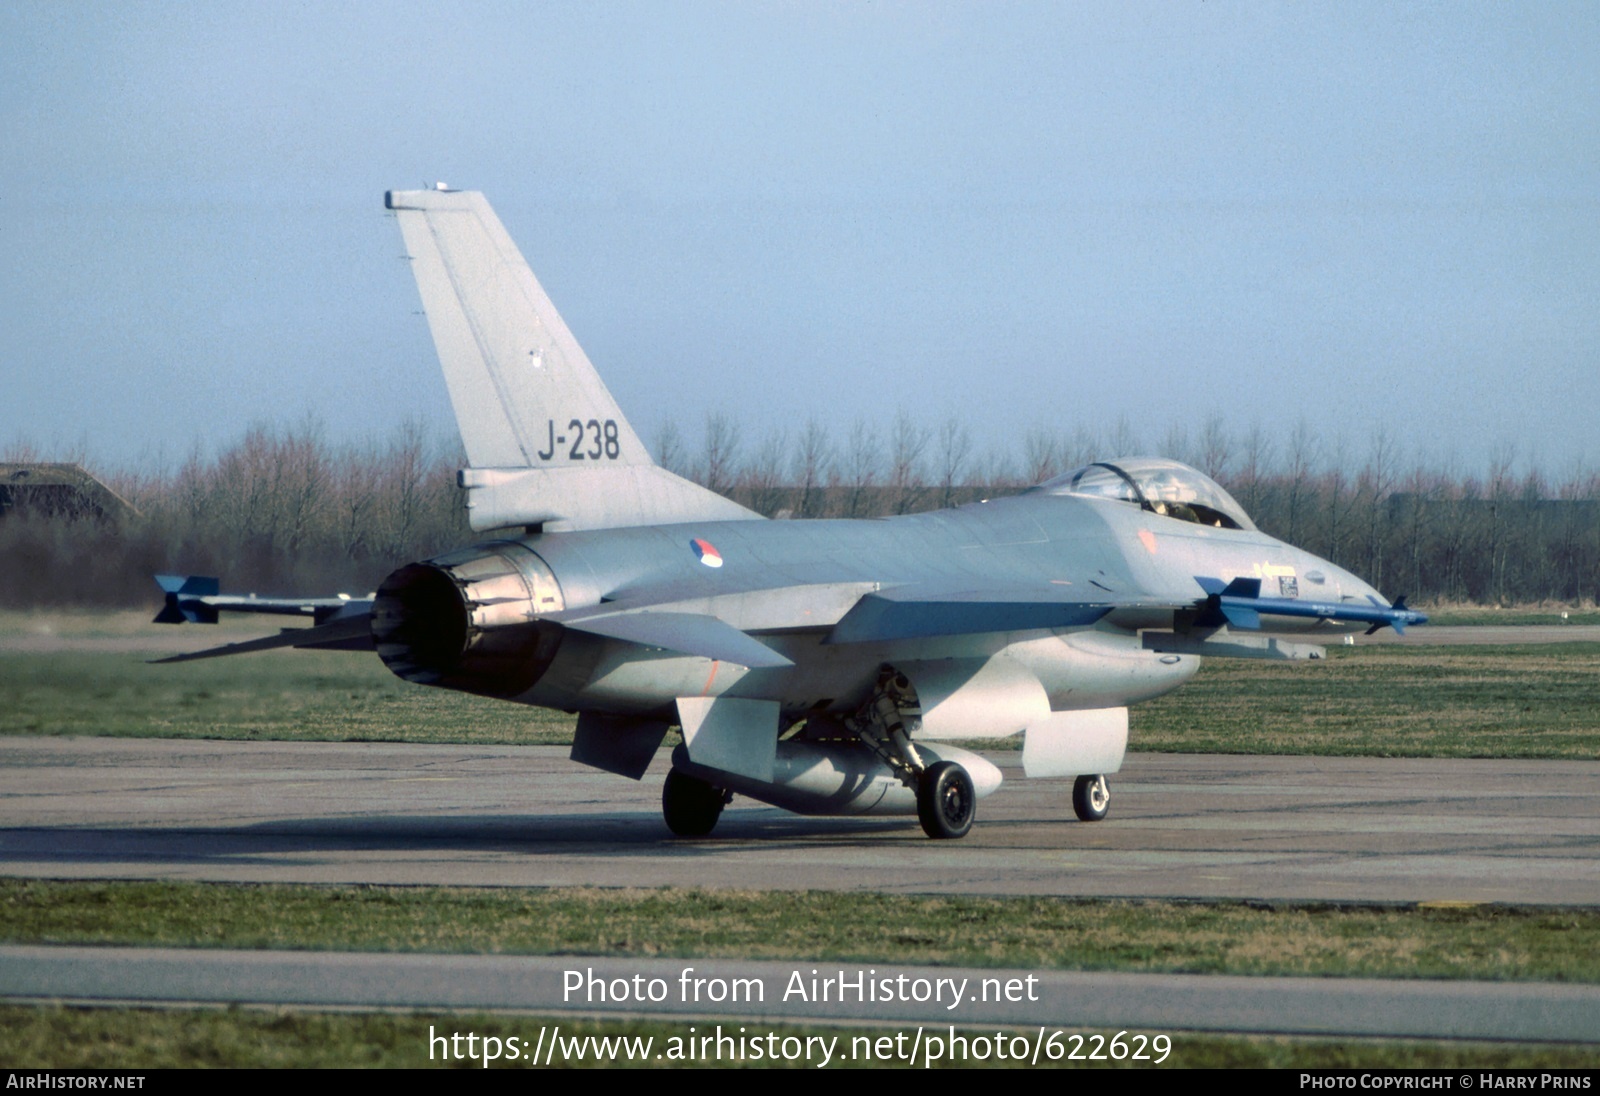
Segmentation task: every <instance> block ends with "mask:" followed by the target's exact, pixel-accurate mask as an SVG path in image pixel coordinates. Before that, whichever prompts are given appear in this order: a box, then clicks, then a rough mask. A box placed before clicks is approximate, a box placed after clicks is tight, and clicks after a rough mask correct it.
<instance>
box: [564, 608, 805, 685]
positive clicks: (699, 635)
mask: <svg viewBox="0 0 1600 1096" xmlns="http://www.w3.org/2000/svg"><path fill="white" fill-rule="evenodd" d="M601 609H602V611H601V612H598V613H597V612H595V611H593V610H580V611H578V612H576V613H555V614H552V616H551V619H554V620H557V621H559V622H560V623H561V624H562V625H563V626H565V627H567V628H571V629H573V630H574V631H579V632H589V633H591V634H593V635H600V636H607V637H609V638H611V639H622V640H626V641H628V642H629V643H637V644H639V645H640V646H641V647H659V648H661V649H662V650H665V651H673V652H675V653H677V654H686V655H699V656H701V657H704V658H710V659H715V660H716V661H718V662H732V663H734V664H736V665H739V666H748V667H750V668H751V669H752V670H757V669H771V668H774V667H778V666H793V665H794V663H793V662H792V661H791V660H790V659H788V658H786V657H784V656H783V655H781V654H779V653H778V652H777V651H774V650H773V649H772V648H771V647H768V646H767V645H766V644H765V643H762V642H761V641H760V640H759V639H756V638H755V637H754V636H752V635H750V634H749V633H748V632H744V631H741V630H740V629H738V628H735V627H734V626H733V625H732V624H729V623H728V622H727V621H725V620H723V619H721V618H720V617H716V616H712V615H710V614H707V613H682V612H673V611H671V610H657V609H639V610H634V611H632V612H627V611H622V612H618V611H610V610H608V609H607V607H605V606H601Z"/></svg>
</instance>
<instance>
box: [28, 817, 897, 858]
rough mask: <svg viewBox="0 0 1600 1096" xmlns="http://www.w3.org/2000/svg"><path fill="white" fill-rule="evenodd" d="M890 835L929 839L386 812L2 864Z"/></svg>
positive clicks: (601, 851)
mask: <svg viewBox="0 0 1600 1096" xmlns="http://www.w3.org/2000/svg"><path fill="white" fill-rule="evenodd" d="M885 839H890V840H897V839H906V840H912V839H914V840H917V841H922V840H925V838H923V836H922V832H921V829H920V828H919V827H918V825H917V822H916V820H915V819H908V818H870V819H868V818H806V817H802V816H797V815H791V814H787V813H785V812H781V811H777V810H742V811H729V812H728V813H727V814H726V815H724V816H723V820H722V822H721V823H720V824H719V825H718V827H717V830H716V833H715V834H714V835H713V836H711V837H708V838H700V839H693V840H685V839H683V838H677V837H674V836H673V835H672V834H671V833H670V832H669V831H668V830H667V828H666V826H665V824H664V823H663V822H662V821H661V816H660V815H659V814H658V813H656V812H653V811H634V812H613V813H608V814H605V815H594V816H587V817H585V816H573V815H571V814H552V815H539V814H524V815H498V814H497V815H380V816H373V817H350V818H337V819H329V818H314V819H312V818H308V819H283V820H278V821H272V822H258V823H250V824H246V825H240V826H129V827H78V826H62V827H32V826H30V827H17V828H12V829H4V830H0V862H10V863H13V864H30V863H50V862H56V863H59V862H63V861H66V862H73V863H106V864H111V863H137V864H156V863H172V864H174V865H177V864H182V863H194V864H212V865H216V864H229V863H234V864H250V863H256V862H258V861H259V860H260V858H262V857H266V856H270V857H273V858H274V860H275V862H278V863H284V864H293V863H311V862H313V861H315V860H316V859H320V855H322V854H337V853H341V852H350V851H375V852H377V851H401V852H406V851H438V852H454V853H505V852H516V851H525V852H527V853H529V854H533V855H538V854H546V855H548V854H574V853H581V854H582V855H583V856H586V857H607V856H615V857H636V856H639V855H640V854H650V855H656V856H664V857H684V856H690V857H704V856H715V855H717V853H718V852H719V851H720V850H723V849H729V850H731V849H735V848H740V849H742V848H744V847H746V845H747V843H749V842H757V841H759V842H761V843H762V844H763V845H766V846H771V845H773V843H774V842H783V841H785V840H790V841H796V842H800V841H803V842H806V843H816V842H818V841H822V842H825V843H827V844H829V845H833V846H837V845H838V844H839V843H841V842H843V843H847V844H854V843H857V842H860V843H863V844H880V843H881V842H882V841H884V840H885ZM779 847H781V846H779ZM296 854H300V855H301V856H302V857H303V859H297V856H296Z"/></svg>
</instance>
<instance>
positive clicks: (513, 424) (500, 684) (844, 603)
mask: <svg viewBox="0 0 1600 1096" xmlns="http://www.w3.org/2000/svg"><path fill="white" fill-rule="evenodd" d="M385 204H386V206H387V208H388V209H390V210H392V211H393V212H394V213H395V215H396V217H397V219H398V221H399V225H400V230H401V233H402V235H403V236H404V239H405V244H406V249H407V252H408V254H409V258H410V261H411V264H412V269H413V271H414V272H415V275H416V280H417V286H418V289H419V291H420V293H421V296H422V303H423V308H424V310H425V312H426V315H427V317H428V323H429V327H430V330H431V332H432V335H433V339H434V343H435V346H436V348H437V350H438V355H439V360H440V363H441V364H442V366H443V368H444V373H445V378H446V381H447V384H448V387H449V391H450V399H451V402H452V404H453V405H454V409H455V415H456V421H457V423H458V424H459V426H460V430H461V438H462V441H463V443H464V444H465V448H466V454H467V467H466V468H465V469H463V470H462V471H461V473H460V483H461V486H462V487H463V488H465V491H466V498H467V502H466V505H467V508H468V511H469V516H470V520H471V525H472V528H473V529H474V530H475V531H480V532H483V533H484V534H485V539H484V540H482V541H481V542H480V543H477V544H474V545H472V546H470V547H467V548H462V549H460V550H459V551H453V552H450V553H448V554H445V555H441V556H437V557H435V558H433V559H428V560H423V561H421V562H418V563H412V564H409V565H407V566H404V567H401V568H400V569H399V570H397V571H395V572H394V573H393V574H391V575H389V577H388V578H387V579H385V580H384V581H383V583H382V585H381V586H380V587H379V588H378V590H377V591H376V593H375V595H374V596H372V597H371V598H368V599H329V598H321V599H318V598H312V599H264V598H262V599H252V598H237V597H225V596H223V595H221V594H220V593H219V584H218V583H217V581H216V580H215V579H210V578H201V577H188V578H186V577H182V576H163V577H162V578H161V579H160V581H161V582H162V586H163V589H164V590H165V591H166V605H165V607H164V608H163V610H162V613H161V615H160V616H159V617H157V619H158V620H166V621H174V622H182V621H185V620H195V621H215V619H216V614H217V612H218V611H219V610H222V611H253V612H277V613H292V614H299V615H306V616H310V617H312V618H313V624H312V626H310V627H306V628H295V629H288V630H285V631H283V632H281V633H280V634H278V635H275V636H268V637H266V638H263V639H260V640H255V641H252V642H247V643H240V644H233V645H230V646H227V647H220V648H213V649H211V650H208V651H202V652H199V653H197V654H192V655H183V656H179V657H178V658H177V659H169V660H167V661H181V660H183V659H188V658H204V657H212V656H214V655H218V654H233V653H240V652H244V651H251V650H262V649H266V648H271V647H301V648H344V649H365V650H375V651H376V652H377V654H378V657H379V658H381V659H382V660H383V662H384V664H385V665H387V666H388V667H389V669H390V670H392V671H393V672H394V673H395V674H397V675H399V676H400V677H402V678H404V679H406V680H407V681H412V682H417V683H419V684H422V685H430V686H434V687H437V688H443V689H457V690H461V691H463V692H468V693H478V694H481V695H485V696H492V697H500V698H503V699H505V700H508V701H512V702H515V703H520V704H532V705H538V706H542V707H547V708H556V709H560V710H562V711H566V712H571V713H576V714H577V717H578V718H577V729H576V733H575V736H574V740H573V745H572V759H573V760H574V761H576V762H578V763H580V764H584V765H590V766H594V767H596V768H599V769H603V770H606V771H608V772H612V773H617V774H619V775H622V776H626V777H631V778H633V779H635V780H638V779H640V778H641V777H642V776H643V775H644V773H645V771H646V769H647V767H648V766H649V764H650V762H651V760H652V758H653V757H654V755H655V754H656V752H657V750H658V749H659V747H660V746H661V744H662V743H663V741H664V740H665V737H666V735H667V733H668V731H669V730H670V729H671V728H673V727H678V728H680V729H681V732H682V741H681V744H679V745H677V746H676V747H675V748H674V749H673V751H672V768H671V772H670V773H669V774H668V776H667V779H666V783H665V787H664V790H663V795H662V811H663V815H664V817H665V821H666V824H667V826H668V827H669V828H670V829H671V831H672V832H673V833H675V834H678V835H680V836H684V837H698V836H704V835H706V834H709V833H710V832H711V831H712V829H713V827H715V825H716V823H717V820H718V818H719V816H720V815H721V813H722V810H723V807H724V806H725V805H726V804H727V803H728V802H729V801H730V799H731V798H732V797H733V796H734V795H735V794H740V795H745V796H749V797H751V798H753V799H756V800H759V801H762V802H764V803H768V804H772V805H774V806H777V807H781V808H784V809H787V810H790V811H795V812H799V813H801V814H809V815H854V814H906V815H909V814H916V815H917V816H918V818H919V820H920V821H921V824H922V828H923V829H924V831H926V833H927V834H928V835H929V836H930V837H935V838H956V837H961V836H963V835H965V834H966V833H967V832H968V830H969V829H970V827H971V826H972V823H973V817H974V813H975V805H976V802H977V800H979V799H982V798H983V797H985V796H987V795H989V794H991V793H992V792H994V791H996V790H997V789H998V788H999V786H1000V783H1001V776H1000V771H999V770H998V769H997V768H996V767H995V766H994V765H993V764H992V763H990V762H989V761H988V760H986V759H985V758H983V757H982V756H980V755H979V754H977V753H975V752H973V751H971V750H969V749H964V748H962V747H960V746H956V745H952V744H951V743H952V741H953V740H960V741H966V742H969V743H970V742H973V741H979V742H981V741H989V740H997V739H1002V738H1007V737H1010V736H1013V735H1019V734H1020V735H1021V736H1022V768H1023V771H1024V773H1025V774H1026V776H1027V777H1028V778H1050V779H1061V780H1063V781H1071V782H1072V804H1073V808H1074V811H1075V813H1076V814H1077V816H1078V817H1079V818H1080V819H1083V820H1085V821H1098V820H1100V819H1103V818H1104V817H1105V816H1106V813H1107V809H1108V806H1109V802H1110V792H1109V786H1108V783H1107V777H1108V776H1109V775H1110V774H1114V773H1116V772H1117V771H1118V770H1119V769H1120V768H1121V766H1122V762H1123V756H1124V753H1125V751H1126V747H1127V742H1128V706H1129V705H1131V704H1135V703H1138V702H1139V701H1142V700H1148V699H1150V698H1152V697H1157V696H1161V695H1162V694H1164V693H1167V692H1170V691H1172V690H1173V689H1176V688H1178V687H1179V686H1180V685H1182V684H1184V683H1185V682H1186V681H1188V680H1189V679H1190V678H1192V677H1193V676H1194V674H1195V672H1196V671H1197V670H1198V669H1199V668H1200V663H1201V660H1202V659H1203V658H1205V657H1207V656H1221V657H1234V658H1263V659H1312V658H1319V657H1321V655H1322V653H1323V651H1322V648H1321V647H1319V646H1316V645H1314V644H1311V643H1306V642H1303V641H1302V640H1304V639H1305V638H1307V637H1312V638H1315V637H1316V636H1317V635H1318V634H1339V633H1343V632H1348V631H1352V630H1355V629H1359V628H1363V627H1365V628H1368V629H1369V630H1373V631H1375V630H1376V629H1378V628H1381V627H1385V626H1390V627H1393V628H1395V629H1396V630H1403V629H1404V628H1405V627H1406V625H1408V624H1419V623H1422V622H1423V621H1424V620H1425V619H1426V618H1425V617H1423V616H1422V614H1420V613H1417V612H1414V611H1412V610H1410V609H1407V608H1406V607H1405V605H1404V599H1400V600H1397V601H1396V602H1394V603H1393V604H1391V603H1390V602H1389V601H1387V600H1385V599H1384V598H1382V597H1380V596H1379V595H1378V593H1377V591H1375V590H1374V589H1373V588H1372V587H1370V586H1368V585H1367V584H1366V583H1364V582H1362V581H1361V580H1360V579H1358V578H1356V577H1355V576H1354V575H1352V574H1350V573H1349V572H1347V571H1345V570H1343V569H1342V568H1339V567H1337V566H1335V565H1334V564H1332V563H1329V562H1328V561H1326V560H1323V559H1319V558H1317V557H1316V556H1313V555H1310V554H1309V553H1306V552H1304V551H1301V550H1300V549H1298V548H1295V547H1293V546H1291V545H1288V544H1285V543H1283V542H1282V541H1279V540H1275V539H1273V538H1272V537H1270V536H1267V535H1265V534H1263V533H1262V532H1260V531H1259V530H1257V529H1256V527H1255V525H1254V524H1253V523H1252V522H1251V520H1250V518H1249V516H1248V515H1247V514H1246V513H1245V512H1244V510H1243V509H1242V508H1241V507H1240V506H1239V504H1238V503H1237V502H1235V501H1234V500H1233V499H1232V498H1231V497H1230V496H1229V495H1228V493H1227V492H1226V491H1225V490H1223V489H1222V488H1221V487H1220V486H1219V485H1218V484H1216V483H1215V482H1213V481H1212V480H1210V479H1208V478H1207V477H1206V476H1204V475H1202V474H1201V473H1199V472H1197V471H1196V470H1195V469H1193V468H1189V467H1187V466H1185V465H1183V464H1179V463H1177V462H1175V461H1170V460H1162V459H1157V458H1151V457H1125V458H1114V459H1109V460H1105V461H1099V462H1096V463H1093V464H1090V465H1087V466H1085V467H1083V468H1079V469H1076V470H1074V471H1071V472H1068V473H1066V474H1065V475H1062V476H1058V477H1056V478H1054V479H1051V480H1049V481H1047V482H1045V483H1041V484H1039V485H1037V486H1036V487H1033V488H1032V489H1030V490H1028V491H1026V492H1024V493H1022V494H1020V495H1017V496H1013V497H1008V498H996V499H992V500H989V501H985V502H979V503H974V504H972V505H967V506H961V507H958V508H956V509H953V510H942V511H938V512H934V513H925V514H914V515H909V516H901V517H892V518H878V519H872V520H814V521H774V520H767V519H765V518H763V517H762V516H761V515H759V514H756V513H754V512H752V511H750V510H747V509H745V508H744V507H742V506H739V505H738V504H736V503H734V502H732V501H730V500H729V499H726V498H724V497H722V496H720V495H717V494H715V493H713V492H711V491H709V490H706V489H705V488H703V487H700V486H699V485H697V484H694V483H692V482H690V481H688V480H685V479H683V478H680V477H679V476H676V475H674V474H672V473H671V472H669V471H667V470H666V469H664V468H661V467H660V466H658V465H657V464H656V463H655V461H654V460H652V459H651V456H650V454H649V452H648V451H647V450H646V448H645V446H644V445H643V444H642V443H641V442H640V440H639V437H638V435H637V434H636V433H635V432H634V430H633V428H632V427H631V426H630V425H629V424H628V420H627V419H626V418H625V417H624V416H623V413H622V410H621V409H620V408H619V407H618V406H617V403H616V401H615V400H614V399H613V398H612V396H611V393H610V392H609V391H607V389H606V386H605V384H604V383H603V382H602V381H601V379H600V376H599V374H598V373H597V372H596V371H595V369H594V367H593V366H592V365H591V364H590V362H589V359H588V357H587V356H586V355H585V354H584V352H583V350H582V348H581V347H580V346H579V345H578V343H577V341H576V340H575V339H574V338H573V336H572V333H571V332H570V331H569V330H568V329H567V326H566V324H565V323H564V322H562V319H561V317H560V315H559V314H558V313H557V312H556V310H555V308H554V306H553V305H552V304H551V303H550V300H549V298H548V297H547V296H546V295H545V292H544V290H543V289H542V288H541V287H540V285H539V283H538V281H537V280H536V279H535V278H534V275H533V272H532V271H531V270H530V268H529V266H528V264H527V262H526V261H525V260H524V259H523V257H522V255H521V253H520V252H519V251H518V249H517V247H516V245H515V244H514V243H513V242H512V240H511V238H510V236H509V235H507V233H506V231H505V229H504V227H503V226H502V225H501V223H500V221H499V219H498V218H497V217H496V216H495V214H494V212H493V211H492V210H491V208H490V206H489V203H488V202H487V201H486V200H485V199H484V197H483V195H482V194H479V193H475V192H467V191H454V190H449V189H448V188H444V187H442V186H440V187H437V188H435V189H432V190H420V191H391V192H389V193H388V194H387V195H386V198H385Z"/></svg>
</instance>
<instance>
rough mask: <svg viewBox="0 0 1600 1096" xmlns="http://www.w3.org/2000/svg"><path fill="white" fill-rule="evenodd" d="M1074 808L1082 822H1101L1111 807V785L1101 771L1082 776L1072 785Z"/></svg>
mask: <svg viewBox="0 0 1600 1096" xmlns="http://www.w3.org/2000/svg"><path fill="white" fill-rule="evenodd" d="M1072 809H1073V811H1074V812H1075V813H1076V814H1077V816H1078V821H1080V822H1099V821H1100V820H1101V819H1103V818H1105V816H1106V812H1107V811H1109V810H1110V809H1111V785H1110V784H1108V783H1107V782H1106V778H1105V777H1104V776H1102V775H1100V774H1099V773H1096V774H1094V775H1093V776H1080V777H1078V779H1077V780H1076V781H1074V782H1073V785H1072Z"/></svg>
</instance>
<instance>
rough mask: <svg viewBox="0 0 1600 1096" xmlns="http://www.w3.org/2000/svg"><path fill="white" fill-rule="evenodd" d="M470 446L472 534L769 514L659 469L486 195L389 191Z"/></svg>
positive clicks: (467, 475) (465, 479)
mask: <svg viewBox="0 0 1600 1096" xmlns="http://www.w3.org/2000/svg"><path fill="white" fill-rule="evenodd" d="M384 204H385V206H386V207H387V208H389V209H391V210H393V211H394V212H395V215H396V217H397V219H398V220H399V222H400V231H401V234H402V235H403V236H404V238H405V243H406V252H407V254H408V256H409V257H410V259H411V265H412V272H413V274H415V276H416V279H417V289H418V291H419V293H420V294H421V296H422V307H423V310H424V311H425V312H426V313H427V316H428V326H429V329H430V330H431V331H432V333H433V341H434V346H435V347H436V348H437V349H438V352H439V363H440V365H441V366H442V367H443V369H444V375H445V383H446V384H447V385H448V387H449V390H450V402H451V404H452V406H453V407H454V409H455V414H456V423H457V425H458V426H459V427H460V429H461V440H462V443H463V444H464V445H465V447H466V450H467V463H468V465H469V467H468V468H467V469H466V470H465V471H464V472H463V473H462V485H463V486H464V487H466V488H467V489H468V502H467V505H468V508H469V511H470V518H471V521H472V527H473V528H474V529H490V528H498V527H501V526H506V525H535V524H538V525H544V526H546V527H548V528H553V529H597V528H609V527H613V526H618V525H653V524H668V523H672V522H683V521H705V520H730V519H738V518H755V517H759V515H757V514H755V513H753V512H751V511H749V510H747V509H745V508H744V507H742V506H739V505H738V504H737V503H734V502H732V501H730V500H728V499H725V498H723V497H722V496H720V495H717V494H715V493H714V492H711V491H708V490H706V489H705V488H702V487H700V486H698V485H696V484H693V483H690V482H689V481H687V480H685V479H682V478H681V477H678V476H675V475H673V474H672V473H670V472H668V471H667V470H666V469H664V468H661V467H659V466H657V465H656V463H655V461H654V460H652V459H651V457H650V454H649V452H648V451H647V450H646V449H645V447H644V444H643V442H641V441H640V440H639V436H638V434H636V433H635V432H634V430H633V427H631V426H630V425H629V424H628V420H627V419H626V418H624V417H623V414H622V410H621V409H620V408H619V407H618V406H617V402H616V400H615V399H614V398H613V397H612V395H611V393H610V392H609V391H608V390H607V389H606V386H605V382H603V381H602V380H601V379H600V375H599V373H597V372H596V371H595V368H594V366H593V365H592V364H590V362H589V358H588V356H587V355H586V354H584V352H583V348H582V347H581V346H579V345H578V341H577V340H576V339H575V338H573V336H572V332H571V331H570V330H568V328H567V325H566V323H565V322H564V321H563V320H562V319H561V316H560V314H559V313H558V312H557V311H556V309H555V306H554V305H552V304H551V303H550V298H549V297H548V296H546V295H545V292H544V289H543V288H542V287H541V286H540V285H539V282H538V279H536V278H535V277H534V276H533V271H532V270H531V269H530V268H529V266H528V264H527V262H526V260H524V259H523V257H522V253H521V252H520V251H518V250H517V246H516V244H515V243H513V242H512V240H511V237H510V236H509V235H508V234H507V233H506V230H505V227H504V226H503V225H501V223H500V219H499V218H498V217H497V216H495V213H494V210H493V209H491V208H490V206H489V203H488V201H487V200H486V199H485V198H484V196H483V195H482V194H480V193H478V192H476V191H457V190H446V189H435V190H410V191H400V190H391V191H389V192H388V193H387V194H386V195H385V197H384Z"/></svg>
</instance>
